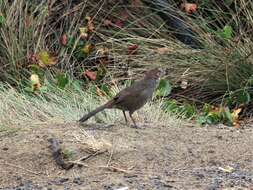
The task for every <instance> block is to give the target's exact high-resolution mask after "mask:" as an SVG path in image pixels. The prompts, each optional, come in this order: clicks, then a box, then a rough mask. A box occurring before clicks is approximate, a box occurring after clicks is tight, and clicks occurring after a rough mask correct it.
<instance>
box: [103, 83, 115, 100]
mask: <svg viewBox="0 0 253 190" xmlns="http://www.w3.org/2000/svg"><path fill="white" fill-rule="evenodd" d="M100 90H101V91H102V92H103V93H104V94H106V95H107V96H109V97H113V94H112V92H111V90H110V88H109V86H108V85H105V84H102V85H101V87H100Z"/></svg>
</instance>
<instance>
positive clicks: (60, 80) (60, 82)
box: [56, 74, 69, 89]
mask: <svg viewBox="0 0 253 190" xmlns="http://www.w3.org/2000/svg"><path fill="white" fill-rule="evenodd" d="M56 79H57V86H58V87H59V88H61V89H64V88H65V86H66V85H67V84H68V83H69V79H68V76H67V75H65V74H58V75H56Z"/></svg>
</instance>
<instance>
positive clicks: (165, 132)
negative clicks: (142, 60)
mask: <svg viewBox="0 0 253 190" xmlns="http://www.w3.org/2000/svg"><path fill="white" fill-rule="evenodd" d="M0 134H1V133H0ZM50 137H55V138H56V139H58V140H59V141H60V142H61V146H62V148H63V149H65V150H68V152H69V153H68V154H69V160H77V159H78V158H81V157H84V156H87V155H89V154H94V152H96V150H100V151H104V150H108V151H105V152H104V153H101V154H98V155H94V156H92V157H90V158H89V159H86V160H85V161H84V162H82V163H83V164H85V165H86V166H82V167H80V166H74V167H73V168H72V169H70V170H63V169H61V168H59V166H57V165H56V164H55V161H54V160H53V157H52V154H51V151H50V149H49V148H48V146H49V142H48V139H49V138H50ZM92 148H93V149H94V150H93V152H92ZM88 150H89V151H88ZM123 187H127V188H128V189H140V190H141V189H253V128H252V127H250V126H249V127H247V128H244V129H234V128H229V127H224V128H218V127H186V126H178V127H176V126H174V127H172V126H157V125H156V124H152V123H146V124H144V125H142V126H141V128H140V129H134V128H130V127H128V126H125V125H120V124H119V125H116V124H115V125H113V126H104V125H98V124H96V125H95V124H94V125H92V124H89V125H83V126H80V125H78V124H75V123H66V124H50V125H41V126H37V127H26V128H22V129H21V130H19V131H18V132H15V133H11V134H5V135H0V189H18V188H20V189H85V190H86V189H87V190H88V189H92V190H93V189H95V190H96V189H105V190H114V189H119V188H123ZM127 188H126V189H127Z"/></svg>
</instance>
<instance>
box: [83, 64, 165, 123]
mask: <svg viewBox="0 0 253 190" xmlns="http://www.w3.org/2000/svg"><path fill="white" fill-rule="evenodd" d="M160 75H161V70H160V69H158V68H156V69H152V70H149V71H147V72H146V73H145V77H144V78H143V79H142V80H140V81H137V82H135V83H134V84H133V85H132V86H130V87H127V88H125V89H123V90H122V91H120V92H119V93H118V94H117V95H116V96H115V97H114V98H113V99H112V100H110V101H108V102H107V103H105V104H104V105H102V106H100V107H98V108H96V109H95V110H93V111H91V112H89V113H88V114H87V115H85V116H83V117H82V118H81V119H80V120H79V122H84V121H86V120H88V119H89V118H90V117H92V116H94V115H95V114H97V113H98V112H100V111H102V110H104V109H111V108H117V109H120V110H122V111H123V114H124V118H125V121H126V123H127V118H126V113H125V112H126V111H128V112H129V116H130V118H131V119H132V121H133V123H134V127H137V125H136V123H135V121H134V119H133V117H132V114H133V113H134V112H135V111H136V110H138V109H140V108H141V107H142V106H143V105H144V104H146V102H147V101H148V100H150V99H151V98H152V94H153V92H154V91H155V88H156V85H157V81H158V79H159V77H160Z"/></svg>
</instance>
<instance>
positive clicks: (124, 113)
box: [122, 110, 127, 125]
mask: <svg viewBox="0 0 253 190" xmlns="http://www.w3.org/2000/svg"><path fill="white" fill-rule="evenodd" d="M122 112H123V115H124V118H125V121H126V125H127V118H126V112H125V111H124V110H122Z"/></svg>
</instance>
